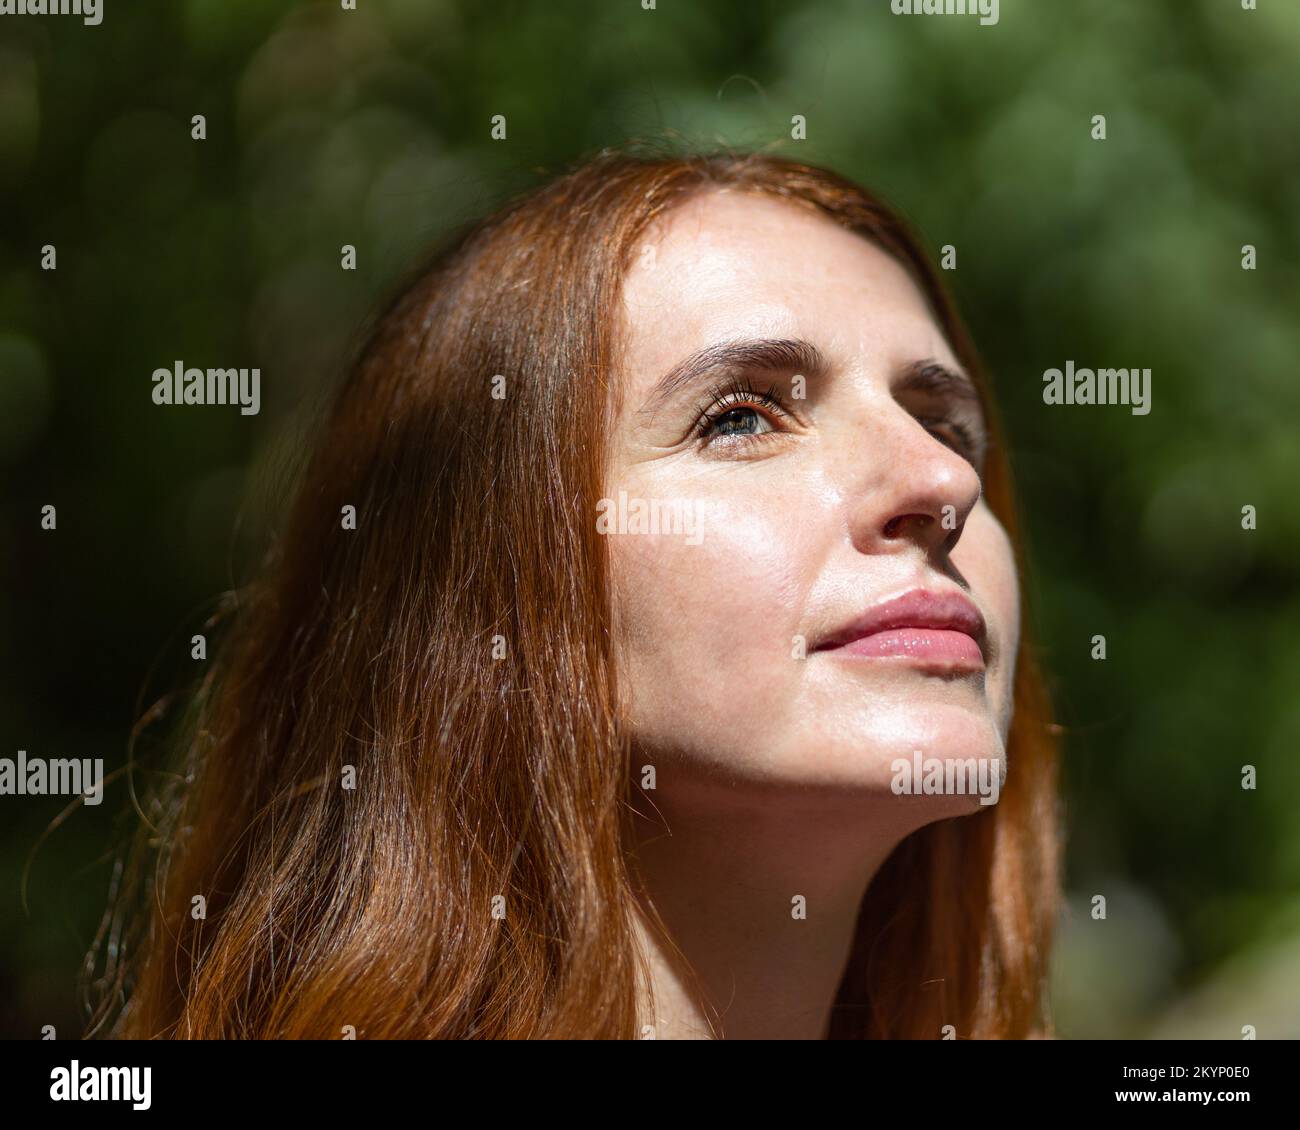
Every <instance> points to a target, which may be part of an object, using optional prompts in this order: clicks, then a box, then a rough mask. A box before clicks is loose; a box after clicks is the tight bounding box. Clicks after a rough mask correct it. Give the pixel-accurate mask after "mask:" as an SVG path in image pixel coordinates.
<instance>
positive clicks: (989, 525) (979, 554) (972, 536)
mask: <svg viewBox="0 0 1300 1130" xmlns="http://www.w3.org/2000/svg"><path fill="white" fill-rule="evenodd" d="M952 561H953V565H954V566H956V568H957V569H958V571H959V572H960V573H961V574H962V576H963V577H965V579H966V581H967V582H968V583H969V584H970V587H971V591H972V592H973V593H974V595H975V598H976V600H977V601H978V602H979V605H980V608H981V610H982V611H983V612H984V615H985V618H986V620H987V621H988V625H989V628H990V630H991V631H992V633H993V636H994V639H995V641H996V643H997V648H998V655H997V661H996V662H997V665H996V668H995V670H994V671H992V672H991V678H990V682H991V685H990V687H989V698H990V700H991V701H992V702H994V703H995V704H996V705H997V706H998V707H999V712H1000V714H1001V716H1002V718H1003V720H1004V725H1005V721H1006V720H1007V719H1009V716H1010V710H1011V692H1012V684H1013V675H1014V673H1015V666H1016V654H1017V651H1018V649H1019V645H1020V584H1019V581H1018V579H1017V576H1016V563H1015V554H1014V552H1013V550H1012V547H1011V540H1010V538H1008V537H1007V533H1006V530H1004V529H1003V528H1002V523H1001V522H999V521H998V520H997V518H996V517H994V515H993V512H992V511H991V510H989V509H988V507H987V506H985V505H984V503H982V502H981V503H980V504H979V506H978V507H977V508H976V510H975V511H974V513H972V514H971V516H970V518H969V520H968V521H967V523H966V529H965V531H964V532H963V534H962V538H961V541H959V542H958V543H957V547H956V549H955V550H954V551H953V555H952Z"/></svg>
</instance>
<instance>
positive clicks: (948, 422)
mask: <svg viewBox="0 0 1300 1130" xmlns="http://www.w3.org/2000/svg"><path fill="white" fill-rule="evenodd" d="M917 423H918V424H920V425H921V426H922V427H924V428H925V429H926V430H927V431H930V432H931V433H933V432H934V430H935V429H937V428H947V429H948V430H949V431H950V432H952V433H953V435H954V436H955V437H956V440H955V446H954V444H949V446H950V447H953V449H954V450H955V451H956V452H957V454H958V455H960V456H962V457H963V458H965V459H967V460H968V461H969V462H970V463H972V464H973V465H974V466H975V467H976V469H978V468H979V445H978V444H977V443H976V442H975V437H974V435H973V434H972V433H971V430H970V428H968V427H966V425H965V424H962V423H960V422H959V421H957V420H954V419H951V418H950V417H947V416H921V417H918V418H917ZM935 438H936V439H939V440H940V442H941V443H942V442H945V441H944V440H942V439H941V438H940V437H938V436H936V437H935Z"/></svg>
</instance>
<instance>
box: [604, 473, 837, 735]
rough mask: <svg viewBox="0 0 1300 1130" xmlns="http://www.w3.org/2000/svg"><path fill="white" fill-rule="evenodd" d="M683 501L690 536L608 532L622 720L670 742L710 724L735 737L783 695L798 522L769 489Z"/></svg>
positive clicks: (802, 585) (801, 567)
mask: <svg viewBox="0 0 1300 1130" xmlns="http://www.w3.org/2000/svg"><path fill="white" fill-rule="evenodd" d="M631 493H632V492H631V491H629V494H631ZM692 501H693V503H694V504H695V514H696V518H697V521H698V526H697V527H696V536H694V537H692V536H691V531H690V530H689V528H687V532H685V533H662V532H661V533H659V534H653V533H651V534H635V533H627V534H611V535H610V560H611V569H612V574H613V587H614V615H615V625H616V631H617V635H618V643H619V668H620V685H621V687H622V690H623V695H624V699H625V702H626V704H627V710H628V712H629V721H630V723H631V724H632V727H633V730H634V732H636V733H637V734H638V735H639V736H640V737H641V738H643V739H645V740H656V739H657V740H662V741H667V742H670V743H671V744H675V745H680V744H689V745H695V744H699V743H706V742H707V743H712V742H716V740H717V737H718V734H719V730H718V726H719V725H725V726H726V727H728V729H729V732H731V733H732V734H733V736H735V737H737V738H741V737H742V734H740V733H737V732H736V731H737V729H739V730H747V729H750V728H755V729H758V728H761V726H762V725H763V720H762V716H763V712H764V710H773V709H776V703H778V702H780V701H782V699H786V700H788V698H789V694H788V691H789V683H790V682H791V680H793V679H794V678H795V676H796V674H797V669H796V665H795V664H794V663H793V662H791V661H790V652H791V649H792V647H793V646H794V642H793V636H794V633H795V632H796V630H797V627H796V625H797V622H798V609H799V607H800V605H801V601H802V599H803V594H804V593H805V592H806V591H807V587H808V579H809V575H810V574H811V569H810V568H809V567H808V565H807V563H806V560H805V559H806V557H807V554H806V552H805V551H804V549H803V548H802V546H801V545H800V538H799V531H798V529H797V528H796V527H795V526H794V525H793V524H792V523H790V522H783V521H781V520H780V519H779V515H780V514H781V513H782V512H783V511H782V508H781V507H780V506H772V505H771V500H770V499H769V500H768V505H765V506H764V507H763V508H761V509H759V508H757V507H754V506H752V505H746V504H745V502H744V501H742V500H740V499H730V498H726V497H718V496H717V495H715V496H713V497H711V498H708V499H696V500H692ZM692 542H696V544H692ZM693 727H694V728H698V729H699V731H700V732H698V733H693V732H692V728H693Z"/></svg>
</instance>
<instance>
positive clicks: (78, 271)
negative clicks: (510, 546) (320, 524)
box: [0, 0, 1300, 1039]
mask: <svg viewBox="0 0 1300 1130" xmlns="http://www.w3.org/2000/svg"><path fill="white" fill-rule="evenodd" d="M104 9H105V11H104V20H103V23H102V24H101V25H100V26H98V27H85V26H83V25H82V24H81V22H80V21H79V20H77V19H75V18H72V17H57V18H56V17H6V18H4V19H2V20H0V200H2V202H3V207H2V208H0V482H3V492H2V498H0V507H2V508H0V532H2V536H3V554H2V556H0V561H2V562H3V564H2V566H0V567H2V568H3V570H4V574H5V575H4V586H3V598H2V600H0V657H2V662H3V672H4V677H3V680H2V681H0V756H5V757H11V758H12V757H14V756H15V755H16V752H17V750H19V749H25V750H27V751H28V753H29V754H30V755H31V756H36V757H62V756H71V757H96V756H101V757H103V758H105V762H106V767H107V769H108V771H110V772H111V771H112V770H113V769H114V768H116V767H119V766H120V765H122V763H123V762H124V760H125V757H126V749H127V737H128V733H129V731H130V729H131V726H132V724H133V722H134V721H135V720H136V719H137V718H138V717H139V715H140V713H141V711H142V709H143V708H144V707H145V706H147V705H148V704H149V703H151V702H152V701H153V700H154V699H155V698H156V697H157V696H158V695H160V694H163V693H166V692H167V691H169V690H172V689H174V688H176V687H178V686H181V685H183V684H185V683H186V682H187V681H188V680H190V679H191V678H193V675H194V668H195V664H194V662H193V661H192V660H191V659H190V658H189V645H188V640H189V637H190V635H191V634H192V633H193V632H194V631H198V630H200V626H201V624H202V621H203V619H204V617H205V615H206V614H207V612H208V611H210V610H211V608H212V607H213V603H214V600H215V598H216V596H217V594H219V593H220V592H222V591H223V590H226V589H228V588H229V587H230V586H231V584H232V583H233V582H235V581H239V580H242V579H243V573H242V572H241V571H242V570H244V569H245V567H246V564H247V560H248V557H247V552H246V550H247V548H248V547H250V546H255V545H256V544H257V543H258V539H259V537H260V536H261V532H262V531H264V530H265V528H266V525H267V522H268V520H269V519H270V518H271V517H272V516H273V514H274V505H273V504H274V502H275V491H274V490H273V489H269V488H267V487H266V486H264V485H260V484H265V483H267V482H273V481H274V475H273V472H274V469H275V468H276V467H277V466H280V465H281V464H282V463H283V462H284V461H285V460H286V459H287V458H288V457H289V454H290V453H291V451H292V449H293V445H294V443H295V442H296V438H297V437H298V436H299V435H300V433H301V432H302V430H303V428H305V427H309V424H308V423H306V421H309V419H310V414H311V412H312V411H313V410H314V408H315V406H316V405H317V404H318V403H319V401H320V398H321V396H322V394H323V391H324V390H326V389H328V387H329V386H330V384H331V383H332V382H333V381H334V380H335V379H337V377H338V376H339V375H340V373H341V371H342V368H343V366H344V364H345V361H346V358H347V355H348V351H349V350H350V349H351V348H352V346H353V344H354V343H355V340H356V336H357V334H358V331H359V328H360V327H361V326H362V325H363V323H364V320H365V318H366V316H367V314H368V313H369V312H370V311H371V310H372V308H373V306H374V303H375V302H376V300H377V298H378V297H379V296H380V295H382V294H383V293H385V292H386V290H387V289H388V288H389V287H390V286H391V285H392V283H393V282H394V280H395V279H396V278H397V277H398V276H399V275H400V274H401V273H402V272H403V270H404V269H405V268H407V267H408V266H410V265H411V264H412V263H413V262H414V261H416V260H418V259H419V258H421V257H422V255H423V253H424V251H425V250H426V249H427V248H428V247H429V245H430V244H431V243H434V242H436V241H437V240H438V239H439V238H440V237H442V236H443V235H445V234H446V233H448V232H449V231H450V230H452V229H453V228H455V227H457V226H458V225H460V224H461V223H463V222H464V221H466V220H467V219H469V218H471V217H473V216H475V215H477V214H478V213H479V212H481V211H482V210H484V209H485V208H487V207H488V206H490V205H491V204H492V203H494V202H495V201H497V200H500V199H502V198H503V197H505V196H506V195H508V194H509V193H511V192H513V191H515V190H517V189H519V188H522V187H524V186H526V185H528V184H530V183H532V182H533V181H534V180H535V179H537V178H538V177H539V176H540V175H543V174H544V173H546V172H551V171H556V170H558V169H559V168H561V167H562V166H564V165H565V164H566V163H567V162H569V161H571V160H573V159H575V158H577V157H580V156H581V155H583V154H584V153H588V152H590V151H592V150H594V149H597V148H599V147H601V146H604V145H609V144H617V143H620V142H623V141H626V140H629V139H634V138H658V139H665V138H666V139H669V140H670V141H671V142H674V143H680V144H686V145H692V146H697V147H698V146H707V145H710V144H714V143H725V144H729V145H735V146H742V147H769V148H774V149H776V150H777V151H779V152H784V153H788V154H790V155H793V156H797V157H800V158H803V159H806V160H811V161H814V162H817V163H824V164H828V165H830V166H832V167H834V168H836V169H839V170H840V171H842V172H844V173H846V174H848V175H850V176H853V177H856V178H858V179H860V180H862V181H863V182H864V183H866V184H867V185H869V186H871V187H873V188H875V189H876V190H878V191H880V192H881V193H883V194H884V195H885V196H886V197H888V198H889V199H891V200H892V201H894V202H895V203H896V204H897V205H898V206H899V207H900V208H901V209H902V210H903V211H904V212H905V213H906V214H907V215H909V216H910V217H911V218H912V219H913V221H914V222H915V223H916V224H917V225H918V226H919V227H920V229H921V230H922V232H923V233H924V234H925V235H926V237H927V239H928V241H929V243H930V244H931V246H932V247H934V248H938V247H939V246H940V245H942V244H952V245H954V246H955V247H956V248H957V250H958V267H957V270H956V271H955V272H953V273H952V274H951V275H950V276H949V278H950V280H951V282H952V284H953V286H954V288H955V290H956V293H957V296H958V299H959V301H960V303H961V306H962V308H963V311H964V313H965V314H966V316H967V318H968V320H969V322H970V324H971V326H972V328H973V331H974V334H975V337H976V340H977V342H978V343H979V344H980V346H981V348H982V350H983V351H984V353H985V356H986V359H987V361H988V363H989V366H990V369H991V371H992V372H993V374H994V379H995V385H996V388H997V390H998V398H999V400H1000V403H1001V405H1002V408H1003V411H1004V413H1005V417H1006V423H1007V426H1008V428H1009V432H1010V437H1011V442H1012V445H1013V464H1014V466H1015V468H1016V470H1017V472H1018V474H1019V479H1020V483H1021V486H1022V490H1023V494H1024V509H1025V512H1026V514H1027V516H1028V522H1029V533H1030V543H1031V550H1032V560H1033V574H1032V577H1031V580H1030V586H1031V591H1032V595H1033V599H1034V602H1035V605H1036V608H1037V618H1038V621H1039V632H1040V636H1041V640H1042V646H1043V649H1044V651H1045V655H1046V660H1047V664H1048V666H1049V668H1050V670H1051V671H1052V673H1053V681H1054V687H1055V697H1056V702H1057V711H1058V716H1059V720H1060V723H1061V725H1062V727H1063V728H1064V731H1065V742H1066V745H1065V752H1066V757H1065V774H1066V779H1065V784H1066V798H1067V802H1068V814H1069V827H1068V833H1069V854H1068V872H1067V887H1068V890H1069V896H1070V914H1069V916H1068V917H1067V919H1066V921H1065V923H1064V927H1063V934H1062V940H1061V945H1060V948H1059V951H1058V954H1057V968H1056V974H1055V982H1056V1014H1057V1023H1058V1027H1059V1030H1060V1032H1061V1034H1062V1035H1065V1036H1075V1037H1088V1038H1095V1037H1111V1036H1136V1037H1148V1036H1160V1035H1168V1036H1176V1037H1183V1036H1185V1037H1210V1036H1214V1037H1223V1038H1229V1039H1239V1038H1241V1029H1242V1026H1243V1025H1247V1024H1251V1025H1254V1026H1256V1028H1257V1031H1258V1034H1259V1036H1260V1037H1261V1038H1264V1037H1278V1036H1289V1037H1297V1036H1300V757H1298V756H1297V755H1298V754H1300V695H1298V694H1297V682H1298V679H1300V596H1298V595H1297V594H1298V592H1300V589H1298V587H1297V580H1298V579H1300V507H1298V506H1297V504H1296V489H1297V486H1298V485H1300V434H1298V428H1300V373H1298V372H1297V358H1300V324H1298V318H1297V315H1298V314H1300V302H1298V301H1297V300H1298V298H1300V286H1298V285H1297V284H1298V282H1300V278H1298V274H1300V272H1298V270H1297V263H1298V262H1300V152H1298V146H1300V84H1297V82H1296V72H1297V60H1300V3H1297V2H1296V0H1259V4H1258V10H1256V11H1246V10H1243V9H1242V7H1241V3H1240V0H1197V2H1193V0H1090V2H1088V3H1086V4H1082V3H1078V2H1076V0H1002V3H1001V5H1000V19H999V22H998V24H997V25H995V26H991V27H981V26H979V24H978V21H977V20H976V19H973V18H970V17H958V16H946V17H916V16H913V17H905V16H894V15H892V14H891V13H890V11H889V4H888V0H807V2H802V3H795V2H783V0H658V2H657V4H656V7H655V9H654V10H646V9H644V8H643V7H642V3H641V0H537V2H531V3H524V2H508V0H499V2H494V3H482V2H469V0H466V2H463V3H460V2H452V0H359V3H358V4H357V10H356V11H345V10H343V9H342V7H341V4H340V3H339V0H318V2H296V3H294V2H289V0H131V3H129V4H128V3H125V2H115V0H105V5H104ZM196 114H202V115H204V116H205V117H206V124H207V138H206V140H203V141H196V140H193V139H192V138H191V119H192V117H193V116H194V115H196ZM496 114H503V115H505V116H506V119H507V123H508V124H507V137H506V139H505V140H500V141H497V140H493V139H492V138H491V136H490V126H491V122H490V119H491V118H492V116H493V115H496ZM796 114H800V115H804V116H805V118H806V120H807V138H806V140H799V141H795V140H792V139H791V137H790V133H791V119H792V117H793V115H796ZM1094 114H1104V115H1105V116H1106V119H1107V138H1106V140H1105V141H1096V140H1093V138H1092V137H1091V136H1090V132H1091V118H1092V116H1093V115H1094ZM46 244H52V245H54V246H55V247H56V248H57V270H55V271H44V270H42V269H41V265H40V259H41V248H42V247H43V246H44V245H46ZM344 244H353V245H355V246H356V247H357V249H358V269H357V270H356V271H355V272H345V271H343V270H341V269H340V262H339V260H340V248H341V246H342V245H344ZM1246 244H1251V245H1253V246H1254V247H1256V248H1257V254H1258V267H1257V269H1256V270H1254V271H1246V270H1243V269H1242V265H1241V260H1242V247H1243V245H1246ZM178 358H180V359H183V360H184V361H185V362H186V363H187V365H198V366H201V367H207V366H217V367H225V366H244V367H251V366H254V365H256V366H260V367H261V369H262V375H263V381H262V411H261V414H260V415H258V416H256V417H244V416H241V415H239V413H238V412H237V411H236V410H234V409H230V408H207V409H203V408H200V409H191V410H189V411H186V412H176V411H170V410H167V409H164V408H158V407H155V406H154V405H153V404H152V402H151V400H150V393H151V390H152V384H151V381H150V374H151V373H152V372H153V370H154V369H155V368H157V367H159V366H170V365H171V364H172V363H173V362H174V361H175V360H176V359H178ZM1067 359H1073V360H1074V361H1075V362H1076V363H1077V364H1078V365H1081V366H1089V367H1097V366H1113V367H1129V366H1136V367H1147V368H1150V369H1152V371H1153V397H1152V411H1151V413H1150V415H1148V416H1142V417H1140V416H1134V415H1132V414H1131V413H1129V412H1128V410H1127V409H1125V408H1120V407H1112V408H1101V407H1094V408H1089V409H1084V408H1063V407H1047V406H1044V404H1043V402H1042V395H1041V390H1042V381H1041V376H1042V373H1043V371H1044V370H1045V369H1046V368H1049V367H1054V366H1063V365H1064V363H1065V362H1066V360H1067ZM46 503H53V504H55V505H57V507H58V521H59V525H58V529H57V531H56V532H54V533H49V532H42V531H41V530H40V528H39V512H40V507H41V506H42V505H45V504H46ZM1245 505H1252V506H1254V507H1256V509H1257V514H1258V528H1257V529H1255V530H1253V531H1248V530H1243V529H1242V524H1241V508H1242V507H1243V506H1245ZM1094 635H1104V636H1105V637H1106V640H1107V657H1106V659H1105V660H1094V659H1092V658H1091V651H1092V637H1093V636H1094ZM1247 764H1249V765H1254V766H1255V767H1256V769H1257V773H1258V787H1257V789H1255V790H1254V791H1246V790H1243V788H1242V787H1241V774H1242V766H1243V765H1247ZM64 803H65V802H64V800H62V799H59V798H15V797H4V798H0V1035H3V1036H11V1037H20V1038H35V1037H37V1036H38V1035H39V1033H40V1029H41V1027H42V1026H43V1025H46V1024H53V1025H55V1026H56V1028H57V1029H58V1031H59V1034H60V1035H73V1034H76V1033H78V1032H79V1031H80V1030H81V1029H82V1015H83V1014H82V1012H81V1007H82V1006H81V1002H80V1001H79V999H78V995H77V991H76V977H77V974H78V972H79V969H80V963H81V960H82V957H83V955H84V953H85V951H86V948H87V946H88V944H89V941H90V939H91V937H92V935H93V932H94V930H95V928H96V925H97V923H98V919H99V915H100V913H101V911H102V909H103V906H104V903H105V897H106V893H107V890H108V885H109V883H110V881H111V878H112V853H111V851H110V845H111V836H112V835H113V834H115V833H117V832H120V831H121V829H122V824H123V821H124V820H129V819H130V813H129V810H128V809H127V796H126V793H125V790H124V787H123V785H122V783H121V779H120V778H119V779H118V780H117V781H116V783H114V784H111V785H109V786H108V790H107V795H106V798H105V802H104V803H103V804H102V805H101V806H99V807H98V808H85V809H77V810H75V811H73V812H71V813H67V814H64V813H63V809H64ZM1099 894H1100V895H1105V896H1106V898H1107V900H1108V913H1107V917H1106V919H1105V920H1104V921H1099V920H1094V919H1093V918H1092V916H1091V914H1090V907H1091V900H1092V899H1093V897H1094V896H1095V895H1099Z"/></svg>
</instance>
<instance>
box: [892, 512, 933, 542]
mask: <svg viewBox="0 0 1300 1130" xmlns="http://www.w3.org/2000/svg"><path fill="white" fill-rule="evenodd" d="M933 520H934V519H932V518H931V517H930V515H928V514H898V515H895V516H894V517H893V518H890V519H889V521H888V522H886V523H885V528H884V529H883V530H882V531H881V533H883V534H884V536H885V537H887V538H898V537H903V536H904V534H905V533H906V528H905V527H906V524H907V523H908V522H909V521H915V522H916V523H917V525H918V527H919V528H920V529H925V527H926V526H927V525H929V523H930V522H932V521H933Z"/></svg>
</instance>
